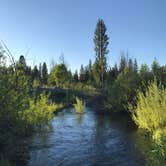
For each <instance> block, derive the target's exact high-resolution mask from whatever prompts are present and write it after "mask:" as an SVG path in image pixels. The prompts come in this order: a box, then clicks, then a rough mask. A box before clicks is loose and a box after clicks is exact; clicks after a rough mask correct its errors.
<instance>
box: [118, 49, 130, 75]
mask: <svg viewBox="0 0 166 166" xmlns="http://www.w3.org/2000/svg"><path fill="white" fill-rule="evenodd" d="M127 61H128V60H127V57H125V55H124V53H123V52H122V53H121V58H120V64H119V71H120V72H122V71H123V70H124V69H125V68H126V67H127Z"/></svg>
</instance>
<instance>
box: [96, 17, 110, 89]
mask: <svg viewBox="0 0 166 166" xmlns="http://www.w3.org/2000/svg"><path fill="white" fill-rule="evenodd" d="M106 31H107V28H106V26H105V24H104V21H103V20H102V19H99V20H98V22H97V25H96V30H95V34H94V44H95V52H96V60H95V67H94V70H97V71H95V72H94V73H95V78H96V80H97V82H98V84H99V85H98V86H99V87H100V88H103V86H104V79H105V74H106V69H107V59H106V55H107V54H108V52H109V51H108V49H107V47H108V44H109V42H108V40H109V38H108V36H107V34H106Z"/></svg>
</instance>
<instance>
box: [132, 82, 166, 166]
mask: <svg viewBox="0 0 166 166" xmlns="http://www.w3.org/2000/svg"><path fill="white" fill-rule="evenodd" d="M129 110H130V112H131V113H132V118H133V120H134V121H135V123H136V124H137V125H138V127H139V128H142V129H144V130H146V131H147V132H148V133H149V135H150V136H151V138H149V140H150V139H152V141H151V142H154V144H153V143H152V145H153V146H152V147H151V148H150V149H149V153H146V155H148V157H147V158H148V161H147V163H148V164H147V165H156V164H157V165H164V164H163V163H166V89H164V87H163V86H161V85H160V86H158V85H157V82H156V81H154V82H151V83H150V84H149V86H148V88H147V90H146V92H145V93H143V92H140V91H139V92H138V95H137V106H136V108H134V107H133V106H132V105H129ZM145 133H146V132H145ZM143 149H144V148H143Z"/></svg>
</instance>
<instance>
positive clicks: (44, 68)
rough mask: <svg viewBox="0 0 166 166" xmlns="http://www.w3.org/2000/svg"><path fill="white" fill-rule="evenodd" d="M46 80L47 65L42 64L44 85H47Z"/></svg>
mask: <svg viewBox="0 0 166 166" xmlns="http://www.w3.org/2000/svg"><path fill="white" fill-rule="evenodd" d="M47 80H48V69H47V64H46V63H45V62H44V63H43V66H42V82H43V84H44V85H46V84H47Z"/></svg>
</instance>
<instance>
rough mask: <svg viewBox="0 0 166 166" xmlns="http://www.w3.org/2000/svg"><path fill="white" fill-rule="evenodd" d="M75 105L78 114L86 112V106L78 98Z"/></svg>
mask: <svg viewBox="0 0 166 166" xmlns="http://www.w3.org/2000/svg"><path fill="white" fill-rule="evenodd" d="M73 105H74V109H75V111H76V113H79V114H82V113H83V112H84V108H85V104H84V103H83V101H82V100H81V99H79V98H78V97H76V103H75V104H73Z"/></svg>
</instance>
